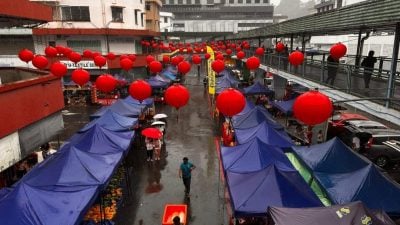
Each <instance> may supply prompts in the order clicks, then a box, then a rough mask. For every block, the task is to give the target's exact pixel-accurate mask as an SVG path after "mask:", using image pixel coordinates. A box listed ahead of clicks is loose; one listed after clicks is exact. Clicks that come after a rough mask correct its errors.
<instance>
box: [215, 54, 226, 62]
mask: <svg viewBox="0 0 400 225" xmlns="http://www.w3.org/2000/svg"><path fill="white" fill-rule="evenodd" d="M215 58H216V59H219V60H222V61H223V60H224V55H222V54H217V56H215Z"/></svg>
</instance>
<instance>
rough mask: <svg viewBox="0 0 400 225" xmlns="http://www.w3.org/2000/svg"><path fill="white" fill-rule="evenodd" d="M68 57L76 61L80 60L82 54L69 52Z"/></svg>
mask: <svg viewBox="0 0 400 225" xmlns="http://www.w3.org/2000/svg"><path fill="white" fill-rule="evenodd" d="M68 59H69V60H71V61H72V62H74V63H78V62H80V61H81V59H82V56H81V55H80V54H79V53H77V52H71V53H69V55H68Z"/></svg>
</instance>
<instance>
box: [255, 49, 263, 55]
mask: <svg viewBox="0 0 400 225" xmlns="http://www.w3.org/2000/svg"><path fill="white" fill-rule="evenodd" d="M255 54H256V55H258V56H263V55H264V49H263V48H257V49H256V52H255Z"/></svg>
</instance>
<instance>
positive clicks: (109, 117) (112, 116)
mask: <svg viewBox="0 0 400 225" xmlns="http://www.w3.org/2000/svg"><path fill="white" fill-rule="evenodd" d="M106 109H107V108H106ZM103 112H104V113H103V115H102V116H101V117H100V118H98V119H96V120H93V121H92V122H90V123H88V124H86V125H85V126H84V127H83V128H82V129H81V130H80V131H86V130H88V129H89V128H91V127H92V126H94V125H95V124H100V125H101V126H102V127H104V128H106V129H108V130H111V131H117V132H118V131H128V130H132V129H133V127H134V126H135V125H136V124H137V122H138V119H137V118H132V117H126V116H121V115H120V114H118V113H115V112H113V111H111V110H104V111H103Z"/></svg>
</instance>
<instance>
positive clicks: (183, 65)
mask: <svg viewBox="0 0 400 225" xmlns="http://www.w3.org/2000/svg"><path fill="white" fill-rule="evenodd" d="M190 67H191V65H190V63H189V62H187V61H182V62H180V63H179V64H178V72H180V73H181V74H182V75H185V74H187V73H188V72H189V71H190Z"/></svg>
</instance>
